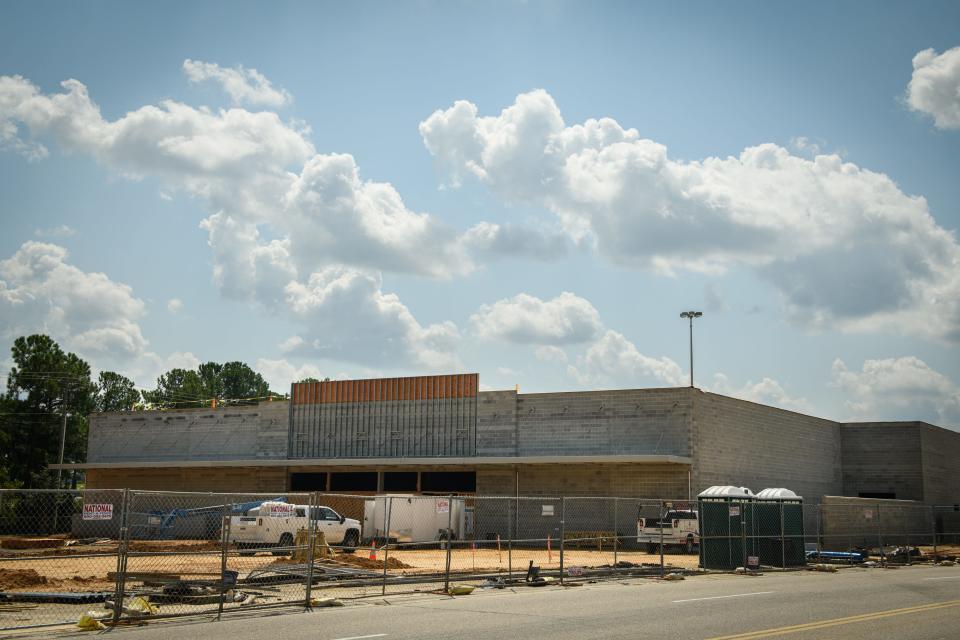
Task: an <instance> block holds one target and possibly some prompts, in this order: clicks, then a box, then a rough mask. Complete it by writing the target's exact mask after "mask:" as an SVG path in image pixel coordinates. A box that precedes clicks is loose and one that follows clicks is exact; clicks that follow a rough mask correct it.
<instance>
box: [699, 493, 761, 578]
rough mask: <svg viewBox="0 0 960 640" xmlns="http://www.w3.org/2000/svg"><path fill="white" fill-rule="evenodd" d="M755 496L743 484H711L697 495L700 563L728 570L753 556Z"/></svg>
mask: <svg viewBox="0 0 960 640" xmlns="http://www.w3.org/2000/svg"><path fill="white" fill-rule="evenodd" d="M753 505H754V495H753V492H751V491H750V489H747V488H746V487H734V486H716V487H710V488H709V489H706V490H705V491H703V492H701V493H700V495H698V496H697V511H698V520H699V523H700V566H701V567H703V568H704V569H721V570H730V569H736V568H737V567H746V566H749V558H751V557H755V556H756V546H755V544H754V540H755V538H754V533H753V529H754V523H753Z"/></svg>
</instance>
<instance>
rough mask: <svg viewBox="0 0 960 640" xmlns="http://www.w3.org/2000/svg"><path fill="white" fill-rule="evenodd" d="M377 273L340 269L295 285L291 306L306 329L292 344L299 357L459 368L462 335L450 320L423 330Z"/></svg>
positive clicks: (289, 287)
mask: <svg viewBox="0 0 960 640" xmlns="http://www.w3.org/2000/svg"><path fill="white" fill-rule="evenodd" d="M381 284H382V283H381V280H380V277H379V275H376V274H370V273H365V272H362V271H358V270H355V269H349V268H346V267H342V266H336V267H327V268H325V269H323V270H321V271H318V272H315V273H313V274H311V276H310V278H309V279H308V281H307V282H306V284H301V283H299V282H291V283H290V284H288V285H287V287H286V296H287V302H288V304H289V305H290V308H291V309H292V311H293V313H294V315H295V316H296V317H297V318H299V319H300V320H302V322H303V324H304V326H305V327H307V328H308V331H307V332H305V333H304V335H303V336H300V337H301V338H302V342H297V343H292V344H289V345H288V346H290V347H291V349H292V350H295V351H296V352H297V353H301V354H310V355H313V356H320V357H325V358H333V359H340V360H351V361H354V362H360V363H364V364H369V365H382V364H383V363H403V364H406V363H410V364H413V365H415V366H418V367H421V368H424V369H428V370H435V371H445V370H446V371H448V370H450V369H455V368H458V367H459V366H460V362H459V358H458V357H457V355H456V346H457V343H458V342H459V339H460V333H459V331H458V330H457V327H456V325H454V324H453V323H452V322H443V323H438V324H431V325H428V326H422V325H421V324H420V323H419V322H417V320H416V318H414V316H413V314H412V313H410V310H409V309H408V308H407V307H406V306H405V305H404V304H403V303H402V302H401V301H400V299H399V298H398V297H397V296H396V295H394V294H390V293H384V292H383V291H382V288H381Z"/></svg>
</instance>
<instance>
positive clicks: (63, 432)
mask: <svg viewBox="0 0 960 640" xmlns="http://www.w3.org/2000/svg"><path fill="white" fill-rule="evenodd" d="M69 401H70V387H68V386H65V387H64V389H63V407H62V409H63V426H62V427H61V428H60V460H59V462H60V466H59V467H57V489H62V488H63V485H61V484H60V479H61V477H62V476H63V450H64V448H66V445H67V404H68V403H69Z"/></svg>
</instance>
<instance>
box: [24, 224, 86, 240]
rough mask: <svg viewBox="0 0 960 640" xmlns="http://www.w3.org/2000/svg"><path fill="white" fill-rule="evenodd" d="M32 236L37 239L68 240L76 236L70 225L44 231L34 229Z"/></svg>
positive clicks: (75, 231)
mask: <svg viewBox="0 0 960 640" xmlns="http://www.w3.org/2000/svg"><path fill="white" fill-rule="evenodd" d="M33 235H34V236H36V237H38V238H69V237H71V236H75V235H77V230H76V229H74V228H73V227H71V226H70V225H66V224H61V225H57V226H56V227H48V228H46V229H34V230H33Z"/></svg>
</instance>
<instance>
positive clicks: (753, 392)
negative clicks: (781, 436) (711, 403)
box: [707, 373, 815, 414]
mask: <svg viewBox="0 0 960 640" xmlns="http://www.w3.org/2000/svg"><path fill="white" fill-rule="evenodd" d="M707 390H708V391H712V392H713V393H719V394H722V395H725V396H731V397H734V398H740V399H741V400H749V401H750V402H757V403H760V404H766V405H770V406H773V407H780V408H781V409H787V410H789V411H797V412H800V413H806V414H813V413H815V411H814V407H813V405H812V404H811V403H810V402H809V401H808V400H807V399H806V398H795V397H793V396H791V395H790V394H789V393H788V392H787V390H786V389H784V388H783V385H781V384H780V383H779V382H777V381H776V380H774V379H772V378H763V379H762V380H761V381H760V382H756V383H755V382H753V381H752V380H748V381H747V383H746V384H744V385H743V386H742V387H735V386H734V385H733V384H731V383H730V379H729V378H728V377H727V376H726V375H724V374H722V373H716V374H714V376H713V384H712V385H711V386H710V387H709V388H708V389H707Z"/></svg>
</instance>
